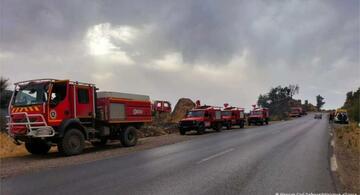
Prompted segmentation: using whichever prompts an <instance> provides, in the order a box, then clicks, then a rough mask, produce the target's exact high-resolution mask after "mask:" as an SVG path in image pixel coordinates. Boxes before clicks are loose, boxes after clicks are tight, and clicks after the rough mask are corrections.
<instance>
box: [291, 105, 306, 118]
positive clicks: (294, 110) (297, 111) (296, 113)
mask: <svg viewBox="0 0 360 195" xmlns="http://www.w3.org/2000/svg"><path fill="white" fill-rule="evenodd" d="M303 113H304V112H303V109H302V108H301V107H291V108H290V113H289V116H290V117H301V115H303Z"/></svg>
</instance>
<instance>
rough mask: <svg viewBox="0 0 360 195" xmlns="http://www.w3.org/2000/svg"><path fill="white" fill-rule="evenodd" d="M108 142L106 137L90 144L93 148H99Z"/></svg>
mask: <svg viewBox="0 0 360 195" xmlns="http://www.w3.org/2000/svg"><path fill="white" fill-rule="evenodd" d="M107 142H108V138H107V137H102V138H100V141H94V142H91V144H92V145H93V146H95V147H101V146H105V145H106V144H107Z"/></svg>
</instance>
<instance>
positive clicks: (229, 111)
mask: <svg viewBox="0 0 360 195" xmlns="http://www.w3.org/2000/svg"><path fill="white" fill-rule="evenodd" d="M221 116H222V119H223V120H224V123H223V125H224V126H225V127H226V128H227V129H231V127H232V126H234V125H238V126H239V127H240V128H244V125H245V114H244V109H243V108H238V107H233V106H228V104H224V109H223V110H222V111H221Z"/></svg>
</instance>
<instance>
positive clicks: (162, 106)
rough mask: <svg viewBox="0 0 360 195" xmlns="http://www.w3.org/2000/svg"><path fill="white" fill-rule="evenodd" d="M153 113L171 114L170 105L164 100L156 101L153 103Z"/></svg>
mask: <svg viewBox="0 0 360 195" xmlns="http://www.w3.org/2000/svg"><path fill="white" fill-rule="evenodd" d="M153 111H154V112H157V113H163V112H165V113H170V112H171V103H170V102H168V101H164V100H156V101H154V103H153Z"/></svg>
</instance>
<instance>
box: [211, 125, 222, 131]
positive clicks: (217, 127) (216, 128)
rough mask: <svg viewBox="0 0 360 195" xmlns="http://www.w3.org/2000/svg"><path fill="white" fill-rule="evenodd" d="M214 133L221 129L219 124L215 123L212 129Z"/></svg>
mask: <svg viewBox="0 0 360 195" xmlns="http://www.w3.org/2000/svg"><path fill="white" fill-rule="evenodd" d="M213 129H214V130H215V131H217V132H220V131H221V129H222V124H221V123H216V124H215V126H214V128H213Z"/></svg>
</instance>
